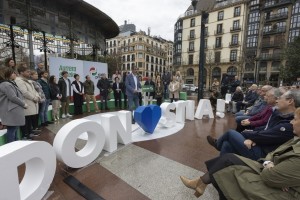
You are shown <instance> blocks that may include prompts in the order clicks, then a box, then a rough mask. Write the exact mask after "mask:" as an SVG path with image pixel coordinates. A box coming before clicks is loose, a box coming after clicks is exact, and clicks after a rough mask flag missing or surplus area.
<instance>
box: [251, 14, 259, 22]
mask: <svg viewBox="0 0 300 200" xmlns="http://www.w3.org/2000/svg"><path fill="white" fill-rule="evenodd" d="M259 18H260V14H259V12H253V13H250V15H249V22H250V23H251V22H259Z"/></svg>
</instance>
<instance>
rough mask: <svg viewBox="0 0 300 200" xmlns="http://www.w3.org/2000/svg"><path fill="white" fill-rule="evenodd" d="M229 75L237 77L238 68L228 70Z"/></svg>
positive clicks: (232, 67)
mask: <svg viewBox="0 0 300 200" xmlns="http://www.w3.org/2000/svg"><path fill="white" fill-rule="evenodd" d="M227 74H228V75H232V76H236V75H237V68H236V67H234V66H231V67H229V68H228V69H227Z"/></svg>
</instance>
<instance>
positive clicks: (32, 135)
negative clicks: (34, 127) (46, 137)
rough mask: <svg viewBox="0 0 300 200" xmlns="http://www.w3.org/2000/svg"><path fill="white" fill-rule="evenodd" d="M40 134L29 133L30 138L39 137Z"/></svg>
mask: <svg viewBox="0 0 300 200" xmlns="http://www.w3.org/2000/svg"><path fill="white" fill-rule="evenodd" d="M40 135H41V134H40V133H30V135H29V136H30V137H37V136H40Z"/></svg>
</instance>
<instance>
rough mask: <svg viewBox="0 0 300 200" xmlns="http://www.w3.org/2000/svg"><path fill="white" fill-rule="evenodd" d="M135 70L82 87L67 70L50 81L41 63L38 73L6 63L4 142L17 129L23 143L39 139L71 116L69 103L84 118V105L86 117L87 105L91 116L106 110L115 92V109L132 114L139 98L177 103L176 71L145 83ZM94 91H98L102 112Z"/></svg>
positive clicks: (0, 74)
mask: <svg viewBox="0 0 300 200" xmlns="http://www.w3.org/2000/svg"><path fill="white" fill-rule="evenodd" d="M137 70H138V69H136V68H134V69H132V72H131V73H127V72H124V73H123V74H122V75H121V73H120V71H119V70H116V72H115V73H114V74H113V75H112V80H113V83H112V84H111V82H110V81H109V79H108V78H107V75H106V74H101V76H100V79H99V80H98V82H97V84H94V82H93V81H92V80H91V77H90V76H89V75H87V76H86V77H85V81H84V82H82V81H81V77H80V75H79V74H75V75H74V81H73V82H71V80H70V79H69V78H68V77H69V74H68V72H67V71H63V72H61V74H60V75H61V77H60V78H59V77H56V76H55V75H51V76H50V77H49V72H48V71H46V70H45V69H44V66H43V64H42V63H40V64H38V67H37V69H36V70H32V69H29V68H28V67H27V66H26V65H25V64H20V65H18V66H16V64H15V62H14V60H13V59H12V58H8V59H6V60H5V66H4V67H1V68H0V83H1V84H0V85H1V86H0V88H1V91H0V111H1V112H0V119H1V124H3V125H5V126H6V128H7V142H8V143H9V142H12V141H15V140H17V136H16V135H17V130H18V129H19V128H20V130H21V134H22V139H24V140H30V139H32V138H33V137H35V136H39V135H40V133H41V128H42V127H44V126H48V125H49V124H52V123H55V122H56V121H58V120H59V119H60V118H63V119H64V118H69V117H72V115H71V114H70V106H69V105H70V102H71V101H72V102H73V103H74V113H73V115H80V114H82V113H83V104H84V102H86V108H87V112H91V110H92V109H91V105H90V102H91V101H92V102H93V106H94V111H95V112H99V111H100V110H104V111H105V110H109V108H108V100H109V96H110V95H109V94H110V92H113V95H114V99H115V108H116V109H128V110H130V111H133V109H134V108H135V107H138V106H140V105H142V104H143V103H142V99H144V104H149V103H152V101H153V100H154V99H156V102H157V105H160V104H161V103H162V102H163V99H169V98H170V100H171V102H172V101H177V100H178V99H179V92H180V90H181V85H182V77H181V75H180V72H177V73H176V74H173V75H171V73H169V72H165V73H163V74H162V75H160V74H158V73H157V74H155V76H154V77H150V76H149V77H147V79H146V80H144V79H143V78H142V77H141V76H139V75H138V73H137ZM142 85H151V86H152V90H151V91H149V92H146V94H145V95H142ZM95 86H96V87H97V88H98V89H99V94H100V101H101V103H100V108H99V106H98V103H97V100H96V95H95ZM122 97H123V99H124V100H123V101H122ZM122 103H123V104H124V106H122ZM49 105H52V120H49V119H48V108H49ZM133 123H134V120H133Z"/></svg>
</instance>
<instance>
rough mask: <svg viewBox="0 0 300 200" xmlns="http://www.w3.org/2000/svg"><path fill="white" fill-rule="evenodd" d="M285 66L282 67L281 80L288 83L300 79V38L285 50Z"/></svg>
mask: <svg viewBox="0 0 300 200" xmlns="http://www.w3.org/2000/svg"><path fill="white" fill-rule="evenodd" d="M284 57H285V59H286V60H287V62H286V65H285V66H281V67H280V78H282V79H283V80H284V81H287V82H293V81H295V80H296V79H297V77H300V37H297V38H295V40H294V42H292V43H289V44H288V46H287V48H286V50H285V55H284Z"/></svg>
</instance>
